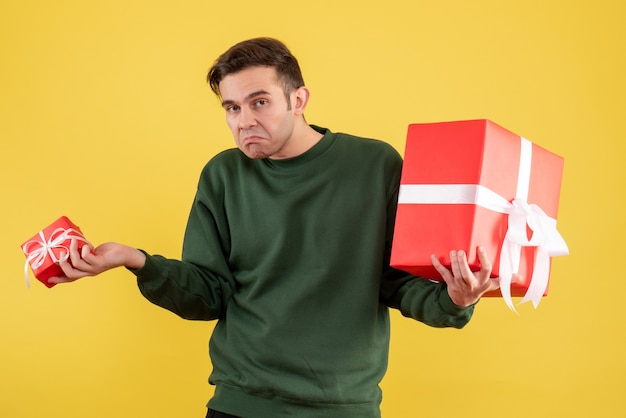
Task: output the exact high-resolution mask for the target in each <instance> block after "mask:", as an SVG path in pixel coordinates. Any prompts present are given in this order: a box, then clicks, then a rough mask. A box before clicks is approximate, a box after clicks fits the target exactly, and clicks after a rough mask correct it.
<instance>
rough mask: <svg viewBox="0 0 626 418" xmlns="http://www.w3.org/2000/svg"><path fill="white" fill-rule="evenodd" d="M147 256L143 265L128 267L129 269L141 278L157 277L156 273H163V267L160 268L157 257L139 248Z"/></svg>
mask: <svg viewBox="0 0 626 418" xmlns="http://www.w3.org/2000/svg"><path fill="white" fill-rule="evenodd" d="M138 250H139V251H141V252H142V253H143V254H144V255H145V256H146V262H145V264H144V265H143V267H141V268H138V269H134V268H130V267H126V269H127V270H128V271H130V272H131V273H133V274H134V275H135V276H137V278H138V279H139V280H141V279H144V278H145V279H149V278H152V277H155V276H156V275H160V274H161V269H160V268H159V265H158V262H157V260H156V258H155V257H153V256H151V255H150V254H148V253H147V252H145V251H144V250H142V249H141V248H138Z"/></svg>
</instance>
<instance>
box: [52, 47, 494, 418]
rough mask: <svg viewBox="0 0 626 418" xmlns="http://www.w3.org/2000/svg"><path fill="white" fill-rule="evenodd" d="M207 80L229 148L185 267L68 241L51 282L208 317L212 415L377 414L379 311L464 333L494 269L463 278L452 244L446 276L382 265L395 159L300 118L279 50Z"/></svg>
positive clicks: (213, 173)
mask: <svg viewBox="0 0 626 418" xmlns="http://www.w3.org/2000/svg"><path fill="white" fill-rule="evenodd" d="M208 81H209V83H210V85H211V87H212V89H213V91H214V92H215V93H216V94H217V95H218V97H219V98H220V99H221V101H222V106H223V108H224V110H225V112H226V120H227V123H228V125H229V127H230V129H231V130H232V133H233V136H234V138H235V142H236V144H237V148H236V149H230V150H227V151H224V152H222V153H220V154H218V155H217V156H215V157H213V158H212V159H211V161H209V163H208V164H207V165H206V166H205V168H204V170H203V171H202V174H201V177H200V180H199V185H198V190H197V193H196V197H195V200H194V202H193V206H192V208H191V213H190V215H189V221H188V224H187V229H186V233H185V240H184V246H183V256H182V261H178V260H171V259H165V258H163V257H161V256H158V255H148V254H146V253H145V252H143V251H140V250H137V249H134V248H131V247H128V246H124V245H121V244H117V243H107V244H103V245H100V246H98V247H97V248H95V249H92V248H89V247H83V248H84V250H83V251H82V254H79V253H78V252H77V251H76V246H75V245H73V246H72V248H71V264H70V263H67V262H65V263H62V264H61V266H62V268H63V271H64V273H65V275H66V277H60V278H56V279H54V281H56V282H67V281H72V280H76V279H77V278H80V277H83V276H87V275H96V274H99V273H101V272H103V271H106V270H108V269H111V268H115V267H119V266H125V267H127V268H129V269H130V270H131V271H132V272H133V273H134V274H135V275H136V276H137V278H138V285H139V288H140V290H141V292H142V293H143V294H144V295H145V297H146V298H147V299H149V300H150V301H152V302H153V303H155V304H157V305H159V306H162V307H164V308H166V309H169V310H170V311H172V312H174V313H176V314H177V315H180V316H181V317H183V318H188V319H203V320H213V319H217V324H216V326H215V330H214V332H213V335H212V337H211V341H210V356H211V361H212V364H213V371H212V373H211V376H210V378H209V381H210V383H211V384H214V385H215V386H216V387H215V395H214V397H213V398H212V399H211V400H210V401H209V403H208V407H209V408H210V409H209V415H207V416H216V417H219V416H239V417H281V416H285V417H286V416H289V417H309V416H316V417H319V416H324V417H326V416H329V417H332V416H337V417H359V418H362V417H377V416H379V415H380V409H379V405H380V402H381V391H380V388H379V386H378V384H379V382H380V381H381V379H382V378H383V375H384V373H385V370H386V366H387V356H388V345H389V316H388V308H389V307H392V308H397V309H399V310H400V311H401V312H402V314H403V315H405V316H407V317H411V318H414V319H416V320H419V321H422V322H424V323H426V324H428V325H430V326H435V327H448V326H452V327H457V328H461V327H463V326H464V325H465V324H466V323H467V322H468V321H469V320H470V318H471V315H472V312H473V306H474V304H475V303H476V302H477V301H478V300H479V298H480V297H481V296H482V294H483V293H485V292H486V291H490V290H494V289H496V288H497V287H498V279H490V277H489V276H490V272H491V267H490V263H489V260H488V259H487V257H486V256H485V254H484V252H483V251H482V250H479V256H480V262H481V265H482V269H481V271H480V272H477V273H472V272H471V271H470V269H469V266H468V265H467V261H466V259H465V255H464V253H463V252H461V251H459V252H457V251H451V259H452V267H451V271H450V270H448V269H446V268H445V267H443V266H442V265H441V264H440V263H439V262H438V260H437V259H436V258H434V257H433V264H434V265H435V267H436V268H437V270H438V271H439V272H440V273H441V275H442V277H443V279H444V281H445V282H444V283H433V282H430V281H428V280H424V279H421V278H418V277H414V276H411V275H408V274H406V273H404V272H401V271H398V270H395V269H392V268H390V266H389V255H390V246H391V238H392V232H393V231H392V230H393V224H394V216H395V211H396V204H397V194H398V188H399V179H400V171H401V164H402V160H401V158H400V156H399V155H398V153H397V152H396V151H395V150H394V149H393V148H392V147H391V146H389V145H388V144H386V143H384V142H380V141H377V140H373V139H364V138H358V137H354V136H351V135H346V134H339V133H333V132H331V131H330V130H328V129H325V128H320V127H317V126H313V125H309V124H308V123H307V122H306V121H305V119H304V111H305V109H306V106H307V103H308V100H309V91H308V89H307V88H306V87H305V86H304V81H303V80H302V75H301V73H300V68H299V66H298V63H297V61H296V59H295V58H294V57H293V56H292V54H291V53H290V52H289V50H288V49H287V48H286V47H285V45H283V44H282V43H281V42H279V41H277V40H274V39H268V38H258V39H252V40H248V41H244V42H241V43H239V44H237V45H235V46H233V47H232V48H230V49H229V50H228V51H226V52H225V53H224V54H223V55H222V56H220V57H219V59H218V60H217V61H216V63H215V64H214V66H213V67H212V68H211V70H210V72H209V75H208ZM217 411H219V412H217Z"/></svg>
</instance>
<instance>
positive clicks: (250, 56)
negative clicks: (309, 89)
mask: <svg viewBox="0 0 626 418" xmlns="http://www.w3.org/2000/svg"><path fill="white" fill-rule="evenodd" d="M257 66H259V67H273V68H274V69H275V70H276V75H277V77H278V82H280V83H281V84H282V86H283V90H284V92H285V96H287V97H289V94H290V93H291V92H292V91H293V90H295V89H297V88H299V87H302V86H304V79H303V78H302V72H301V71H300V66H299V65H298V60H297V59H296V57H294V56H293V55H292V54H291V52H290V51H289V49H288V48H287V46H285V44H283V43H282V42H280V41H279V40H277V39H273V38H254V39H249V40H247V41H243V42H239V43H238V44H236V45H234V46H232V47H231V48H230V49H228V51H226V52H224V53H223V54H222V55H220V56H219V58H218V59H217V60H216V61H215V63H214V64H213V66H212V67H211V69H210V70H209V73H208V75H207V82H208V83H209V85H210V86H211V90H213V92H214V93H215V94H216V95H217V96H218V97H221V95H220V87H219V84H220V82H221V81H222V80H223V79H224V77H226V76H227V75H230V74H234V73H237V72H239V71H241V70H245V69H246V68H249V67H257Z"/></svg>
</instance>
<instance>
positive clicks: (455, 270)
mask: <svg viewBox="0 0 626 418" xmlns="http://www.w3.org/2000/svg"><path fill="white" fill-rule="evenodd" d="M450 267H451V269H452V275H453V276H454V277H458V278H462V277H463V276H462V274H461V269H460V266H459V259H458V255H457V252H456V251H450Z"/></svg>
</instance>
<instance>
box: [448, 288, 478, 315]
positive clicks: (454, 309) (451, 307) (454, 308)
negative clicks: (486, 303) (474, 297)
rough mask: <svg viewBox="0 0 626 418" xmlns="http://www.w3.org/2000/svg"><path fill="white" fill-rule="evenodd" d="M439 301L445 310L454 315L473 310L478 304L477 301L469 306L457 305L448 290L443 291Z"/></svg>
mask: <svg viewBox="0 0 626 418" xmlns="http://www.w3.org/2000/svg"><path fill="white" fill-rule="evenodd" d="M439 303H440V304H441V308H442V309H443V310H444V312H446V313H448V314H450V315H454V316H458V315H463V314H464V313H468V312H471V311H473V309H474V306H476V303H474V304H473V305H469V306H459V305H457V304H456V303H454V302H453V301H452V299H451V298H450V295H449V294H448V291H447V290H446V291H445V292H441V296H440V297H439ZM477 303H478V302H477Z"/></svg>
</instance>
